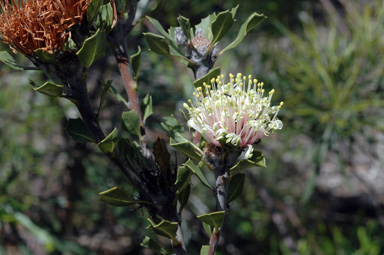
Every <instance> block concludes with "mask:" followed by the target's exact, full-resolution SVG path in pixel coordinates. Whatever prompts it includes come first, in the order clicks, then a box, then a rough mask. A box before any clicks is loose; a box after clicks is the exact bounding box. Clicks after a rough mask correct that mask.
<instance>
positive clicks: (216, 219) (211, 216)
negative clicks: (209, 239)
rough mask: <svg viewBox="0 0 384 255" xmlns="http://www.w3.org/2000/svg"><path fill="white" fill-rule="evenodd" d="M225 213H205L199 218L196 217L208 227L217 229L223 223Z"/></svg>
mask: <svg viewBox="0 0 384 255" xmlns="http://www.w3.org/2000/svg"><path fill="white" fill-rule="evenodd" d="M224 217H225V212H224V211H219V212H213V213H207V214H203V215H200V216H197V218H198V219H199V220H200V221H202V222H205V223H207V224H208V225H210V226H211V227H214V228H216V229H218V228H219V227H220V226H221V225H222V224H223V221H224Z"/></svg>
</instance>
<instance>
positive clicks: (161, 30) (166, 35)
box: [146, 16, 175, 41]
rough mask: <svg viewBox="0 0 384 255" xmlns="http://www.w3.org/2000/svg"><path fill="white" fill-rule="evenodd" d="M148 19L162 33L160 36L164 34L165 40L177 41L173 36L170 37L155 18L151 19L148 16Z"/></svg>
mask: <svg viewBox="0 0 384 255" xmlns="http://www.w3.org/2000/svg"><path fill="white" fill-rule="evenodd" d="M146 17H147V19H148V20H149V21H150V22H151V23H152V25H154V26H155V28H156V29H157V30H158V31H159V32H160V34H162V35H163V36H164V37H165V38H167V39H168V40H170V41H174V40H175V39H174V38H172V36H170V35H169V34H168V33H167V32H166V31H165V30H164V28H163V26H162V25H161V24H160V22H159V21H157V20H156V19H154V18H151V17H149V16H146Z"/></svg>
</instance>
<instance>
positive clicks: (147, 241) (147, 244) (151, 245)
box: [140, 236, 171, 255]
mask: <svg viewBox="0 0 384 255" xmlns="http://www.w3.org/2000/svg"><path fill="white" fill-rule="evenodd" d="M140 245H141V246H142V247H144V248H147V249H150V250H152V251H154V252H158V253H160V254H163V255H168V254H171V252H170V251H167V250H166V249H164V248H162V247H160V245H158V244H157V243H156V242H155V241H154V240H153V239H151V238H150V237H148V236H146V237H145V238H144V240H143V242H141V244H140Z"/></svg>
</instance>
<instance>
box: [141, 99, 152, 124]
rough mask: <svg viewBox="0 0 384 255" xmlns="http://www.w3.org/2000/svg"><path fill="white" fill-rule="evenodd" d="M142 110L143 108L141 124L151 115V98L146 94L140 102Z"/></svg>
mask: <svg viewBox="0 0 384 255" xmlns="http://www.w3.org/2000/svg"><path fill="white" fill-rule="evenodd" d="M142 108H144V111H143V112H144V114H143V122H144V123H145V121H146V120H147V118H148V117H149V116H151V115H152V113H153V111H152V96H151V95H150V94H147V95H146V96H145V97H144V98H143V101H142Z"/></svg>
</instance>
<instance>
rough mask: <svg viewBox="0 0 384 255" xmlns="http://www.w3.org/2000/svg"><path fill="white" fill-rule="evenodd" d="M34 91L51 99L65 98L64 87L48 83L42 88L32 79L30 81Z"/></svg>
mask: <svg viewBox="0 0 384 255" xmlns="http://www.w3.org/2000/svg"><path fill="white" fill-rule="evenodd" d="M29 84H31V86H32V88H33V90H34V91H37V92H40V93H42V94H44V95H47V96H51V97H61V96H63V88H64V86H63V85H58V84H55V83H53V82H50V81H47V82H46V83H44V84H43V85H41V86H37V85H36V84H35V83H34V82H33V81H32V80H31V79H30V80H29Z"/></svg>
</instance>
